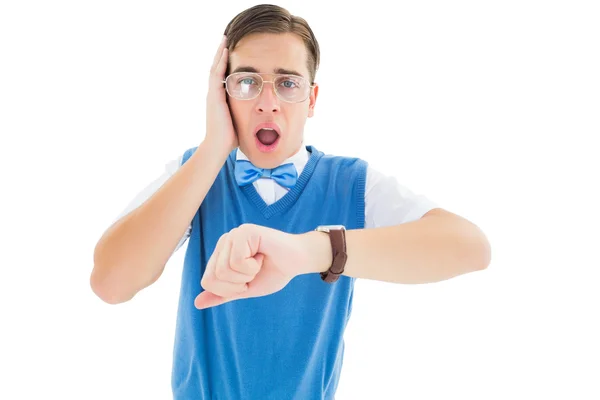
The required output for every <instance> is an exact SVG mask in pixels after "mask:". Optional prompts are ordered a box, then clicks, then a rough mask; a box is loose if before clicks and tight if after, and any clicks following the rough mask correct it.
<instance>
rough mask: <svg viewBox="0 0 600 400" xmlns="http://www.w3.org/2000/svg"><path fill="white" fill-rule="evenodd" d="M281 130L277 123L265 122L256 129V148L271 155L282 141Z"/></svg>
mask: <svg viewBox="0 0 600 400" xmlns="http://www.w3.org/2000/svg"><path fill="white" fill-rule="evenodd" d="M280 132H281V131H280V128H279V125H277V124H276V123H275V122H265V123H262V124H260V125H258V126H257V127H256V130H255V133H254V136H255V137H256V146H257V147H258V149H259V150H260V151H262V152H264V153H269V152H272V151H274V150H275V149H276V148H277V144H278V143H279V141H280V139H281V135H280Z"/></svg>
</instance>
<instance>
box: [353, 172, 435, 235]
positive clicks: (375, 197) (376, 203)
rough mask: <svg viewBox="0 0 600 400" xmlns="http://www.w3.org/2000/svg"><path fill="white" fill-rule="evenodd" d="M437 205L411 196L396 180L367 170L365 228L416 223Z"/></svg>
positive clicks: (423, 198)
mask: <svg viewBox="0 0 600 400" xmlns="http://www.w3.org/2000/svg"><path fill="white" fill-rule="evenodd" d="M434 208H438V205H437V204H436V203H435V202H433V201H432V200H430V199H429V198H427V197H426V196H424V195H418V194H415V193H413V192H412V191H411V190H410V189H408V188H407V187H404V186H402V185H400V184H399V183H398V181H397V180H396V178H394V177H392V176H386V175H384V174H382V173H381V172H379V171H377V170H375V169H373V168H371V167H370V166H368V167H367V180H366V187H365V228H379V227H384V226H391V225H398V224H403V223H406V222H411V221H416V220H418V219H420V218H421V217H422V216H423V215H425V214H426V213H427V212H428V211H429V210H432V209H434Z"/></svg>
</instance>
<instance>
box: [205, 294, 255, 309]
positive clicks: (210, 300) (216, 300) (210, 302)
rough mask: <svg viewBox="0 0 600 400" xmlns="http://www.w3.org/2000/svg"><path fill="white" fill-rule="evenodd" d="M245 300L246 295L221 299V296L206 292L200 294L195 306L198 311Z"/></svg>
mask: <svg viewBox="0 0 600 400" xmlns="http://www.w3.org/2000/svg"><path fill="white" fill-rule="evenodd" d="M243 298H244V294H240V295H238V296H231V297H221V296H217V295H216V294H214V293H211V292H207V291H204V292H202V293H200V294H199V295H198V296H196V299H194V305H195V306H196V308H198V309H203V308H209V307H215V306H219V305H221V304H223V303H227V302H230V301H234V300H240V299H243Z"/></svg>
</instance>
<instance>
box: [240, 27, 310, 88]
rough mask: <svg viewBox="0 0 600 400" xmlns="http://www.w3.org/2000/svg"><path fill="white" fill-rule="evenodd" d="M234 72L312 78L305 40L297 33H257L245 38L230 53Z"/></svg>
mask: <svg viewBox="0 0 600 400" xmlns="http://www.w3.org/2000/svg"><path fill="white" fill-rule="evenodd" d="M229 58H230V71H232V72H233V71H235V70H236V69H239V68H244V69H245V68H253V69H255V70H256V71H258V72H262V73H275V72H277V71H278V70H287V71H297V72H298V73H299V74H300V75H301V76H304V77H305V78H308V77H309V76H308V75H309V74H308V68H307V66H306V63H307V59H308V54H307V52H306V47H305V46H304V42H303V41H302V39H301V38H300V37H299V36H298V35H295V34H293V33H282V34H273V33H255V34H251V35H248V36H245V37H244V38H242V40H240V41H239V42H238V44H237V45H236V46H235V49H234V50H233V51H232V52H231V54H230V57H229Z"/></svg>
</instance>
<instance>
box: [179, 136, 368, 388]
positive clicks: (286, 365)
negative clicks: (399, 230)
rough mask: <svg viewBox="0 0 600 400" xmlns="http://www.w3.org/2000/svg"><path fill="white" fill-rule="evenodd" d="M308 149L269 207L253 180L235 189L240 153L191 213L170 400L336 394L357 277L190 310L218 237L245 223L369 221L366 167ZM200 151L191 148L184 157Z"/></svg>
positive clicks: (306, 281) (306, 227)
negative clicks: (294, 175)
mask: <svg viewBox="0 0 600 400" xmlns="http://www.w3.org/2000/svg"><path fill="white" fill-rule="evenodd" d="M306 148H307V150H308V151H309V152H310V157H309V160H308V162H307V164H306V166H305V168H304V170H303V171H302V174H301V175H300V177H299V178H298V182H297V184H296V185H295V186H294V187H293V188H292V189H291V190H290V191H289V192H288V193H287V194H286V195H285V196H284V197H283V198H281V199H280V200H278V201H277V202H275V203H274V204H271V205H267V204H266V203H265V202H264V201H263V200H262V198H261V197H260V195H259V194H258V192H257V191H256V189H255V188H254V185H247V186H244V187H239V186H238V185H237V183H236V181H235V175H234V168H235V162H236V158H235V155H236V152H235V150H234V151H233V152H231V154H230V155H229V157H228V158H227V161H226V162H225V164H224V166H223V168H222V169H221V170H220V172H219V174H218V176H217V178H216V179H215V182H214V184H213V185H212V187H211V189H210V190H209V192H208V193H207V195H206V198H205V199H204V201H203V202H202V205H201V206H200V208H199V210H198V212H197V213H196V215H195V216H194V218H193V221H192V229H191V234H190V237H189V239H188V240H189V242H188V246H187V252H186V254H185V262H184V266H183V273H182V280H181V290H180V297H179V307H178V315H177V327H176V333H175V346H174V354H173V374H172V390H173V396H174V399H186V400H189V399H198V400H200V399H202V400H271V399H273V400H283V399H285V400H324V399H327V400H330V399H334V394H335V391H336V389H337V386H338V381H339V378H340V372H341V367H342V361H343V356H344V340H343V333H344V330H345V328H346V324H347V323H348V320H349V318H350V313H351V309H352V296H353V289H354V278H350V277H347V276H341V277H340V279H339V280H338V281H337V282H335V283H333V284H329V283H326V282H324V281H322V280H321V277H320V275H319V274H316V273H315V274H305V275H300V276H297V277H296V278H294V279H292V281H290V283H289V284H288V285H287V286H286V287H284V288H283V289H282V290H280V291H279V292H276V293H274V294H272V295H269V296H264V297H259V298H251V299H243V300H237V301H232V302H229V303H225V304H222V305H220V306H217V307H212V308H208V309H204V310H198V309H196V308H195V307H194V299H195V297H196V296H197V295H198V294H199V293H200V292H201V291H202V290H203V289H202V287H201V286H200V280H201V278H202V275H203V273H204V269H205V266H206V263H207V262H208V259H209V258H210V256H211V254H212V252H213V250H214V248H215V246H216V243H217V241H218V239H219V237H220V236H221V235H223V234H224V233H226V232H229V231H230V230H231V229H233V228H235V227H237V226H239V225H241V224H244V223H252V224H257V225H263V226H268V227H270V228H274V229H279V230H281V231H284V232H289V233H304V232H308V231H311V230H314V229H315V228H316V227H317V226H318V225H344V226H346V228H347V229H360V228H363V227H364V220H365V215H364V211H365V204H364V198H365V180H366V168H367V164H366V163H365V162H364V161H362V160H360V159H356V158H348V157H338V156H330V155H325V154H324V153H322V152H320V151H319V150H317V149H316V148H314V147H312V146H307V147H306ZM195 150H196V148H192V149H189V150H187V151H186V152H185V153H184V156H183V161H182V162H183V163H185V162H186V161H187V160H188V159H189V157H190V156H191V155H192V154H193V152H194V151H195Z"/></svg>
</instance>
